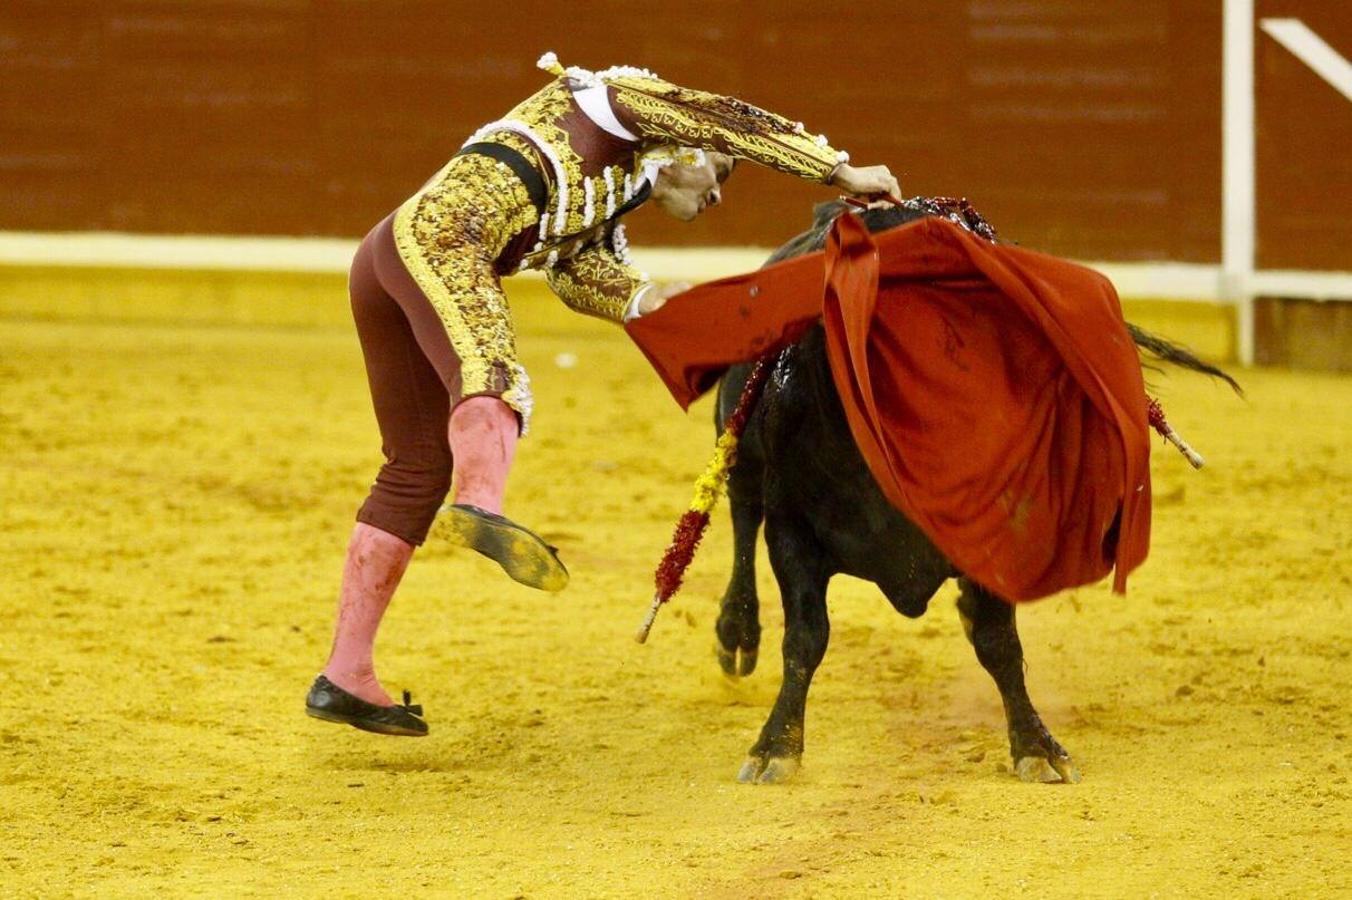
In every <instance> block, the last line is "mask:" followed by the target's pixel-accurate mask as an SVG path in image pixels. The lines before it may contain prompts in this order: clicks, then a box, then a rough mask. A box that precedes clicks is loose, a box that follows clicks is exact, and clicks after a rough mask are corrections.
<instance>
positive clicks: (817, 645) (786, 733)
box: [737, 516, 831, 784]
mask: <svg viewBox="0 0 1352 900" xmlns="http://www.w3.org/2000/svg"><path fill="white" fill-rule="evenodd" d="M765 536H766V543H767V544H768V545H769V547H770V564H771V566H773V567H774V570H775V578H776V579H777V580H778V581H779V591H780V594H781V595H782V597H783V600H784V645H783V649H784V681H783V683H782V684H781V685H780V687H779V697H778V698H776V700H775V706H774V709H773V710H771V711H770V718H769V719H767V720H766V722H765V727H764V728H762V729H761V735H760V740H758V741H756V743H755V745H754V746H752V748H751V753H750V755H749V757H748V758H747V761H746V762H745V763H744V764H743V765H742V769H741V771H740V772H739V773H738V775H737V780H738V781H740V782H743V783H752V782H754V783H757V784H773V783H777V782H782V781H787V780H788V779H790V778H792V777H793V775H794V773H795V772H797V771H798V766H799V763H800V761H801V760H802V756H803V717H804V713H805V711H806V708H807V691H808V688H809V687H810V686H811V684H812V675H813V673H814V672H816V671H817V666H818V665H819V664H820V663H821V661H822V657H823V656H825V655H826V643H827V641H828V639H829V638H830V636H831V622H830V619H829V618H828V617H827V614H826V583H827V581H828V580H829V578H830V573H829V571H828V569H827V564H826V557H825V554H824V552H823V550H822V548H821V547H820V546H819V545H818V544H817V542H816V540H815V538H813V537H812V535H811V533H810V532H809V531H808V530H807V529H806V528H804V527H800V526H795V525H792V524H789V523H785V522H782V521H780V520H777V519H776V518H775V517H774V516H772V517H771V518H770V519H769V520H768V521H767V523H766V531H765Z"/></svg>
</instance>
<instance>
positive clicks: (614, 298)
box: [545, 244, 649, 322]
mask: <svg viewBox="0 0 1352 900" xmlns="http://www.w3.org/2000/svg"><path fill="white" fill-rule="evenodd" d="M545 278H546V280H547V281H548V282H549V286H550V288H551V289H553V291H554V293H556V294H558V295H559V299H560V300H562V301H563V302H564V303H566V304H568V306H569V308H570V309H574V310H576V311H578V312H580V313H586V314H587V315H589V316H596V317H598V318H601V319H610V320H611V321H612V322H623V321H624V314H625V312H626V311H627V310H628V309H629V304H630V302H631V301H632V300H633V299H634V295H635V294H637V293H638V292H639V290H641V289H642V288H644V287H646V286H647V285H648V284H649V282H648V281H647V279H645V278H644V277H643V276H642V275H641V274H640V273H639V272H638V271H637V270H636V269H634V268H633V267H631V266H627V265H625V264H624V263H623V262H621V261H620V259H619V257H617V256H616V255H615V254H614V252H612V251H611V250H610V249H609V248H608V247H606V246H604V245H600V244H598V245H597V246H594V247H589V248H588V249H586V250H584V251H583V252H581V253H579V254H578V255H577V256H574V257H572V258H571V259H566V260H562V261H560V262H559V263H558V265H556V266H554V267H553V268H551V269H548V270H546V272H545Z"/></svg>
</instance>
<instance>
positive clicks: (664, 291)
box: [638, 281, 691, 316]
mask: <svg viewBox="0 0 1352 900" xmlns="http://www.w3.org/2000/svg"><path fill="white" fill-rule="evenodd" d="M690 288H691V284H690V282H688V281H668V282H666V283H665V284H660V285H653V286H652V287H651V288H649V289H648V290H646V291H644V292H643V296H641V297H639V300H638V314H639V315H640V316H646V315H647V314H648V313H650V312H654V311H656V310H659V309H661V308H662V306H663V305H664V304H665V303H666V302H667V300H668V299H670V298H672V297H675V296H676V295H677V294H681V293H684V292H686V291H688V290H690Z"/></svg>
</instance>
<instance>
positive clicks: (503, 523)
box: [440, 503, 568, 593]
mask: <svg viewBox="0 0 1352 900" xmlns="http://www.w3.org/2000/svg"><path fill="white" fill-rule="evenodd" d="M440 518H441V521H442V522H443V523H444V527H445V529H446V534H447V536H448V537H449V538H450V539H451V540H452V541H453V542H455V543H457V544H460V545H461V546H462V547H469V548H470V549H471V550H477V551H478V552H480V553H482V554H483V555H484V556H487V557H488V558H489V559H491V560H493V561H494V562H496V563H497V564H498V565H500V566H502V570H503V571H504V572H506V573H507V574H508V576H510V577H511V579H512V580H513V581H518V582H520V583H521V584H524V585H526V586H527V587H533V588H537V589H539V590H542V591H550V592H551V593H552V592H557V591H561V590H563V589H564V588H565V587H567V586H568V570H567V569H566V568H564V565H563V563H562V562H560V560H559V556H558V552H557V551H556V549H555V548H554V547H551V546H550V545H549V544H546V543H545V542H544V540H543V539H542V538H541V537H540V536H539V535H538V534H536V533H535V532H533V531H531V530H530V529H529V528H525V527H522V526H521V525H518V524H516V523H515V522H513V521H512V520H511V519H508V518H506V517H505V516H500V515H498V514H496V513H491V512H489V511H488V510H485V509H480V508H479V507H477V506H468V505H466V504H461V503H448V504H446V505H445V506H443V507H442V508H441V516H440Z"/></svg>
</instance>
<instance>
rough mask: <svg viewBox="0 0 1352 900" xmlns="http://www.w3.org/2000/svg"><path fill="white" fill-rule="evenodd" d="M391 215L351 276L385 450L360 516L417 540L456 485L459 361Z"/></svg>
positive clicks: (363, 251) (371, 239) (364, 244)
mask: <svg viewBox="0 0 1352 900" xmlns="http://www.w3.org/2000/svg"><path fill="white" fill-rule="evenodd" d="M393 219H394V217H393V216H390V217H389V218H387V219H385V221H383V222H381V223H380V224H379V225H377V226H376V227H375V228H374V229H372V230H371V233H370V234H368V235H367V236H366V238H365V239H364V240H363V241H362V243H361V247H360V248H359V249H358V250H357V256H356V258H355V259H354V260H353V262H352V272H351V276H350V278H349V281H348V290H349V292H350V294H351V297H352V316H353V318H354V319H355V320H356V323H357V336H358V338H359V339H360V341H361V349H362V356H363V357H364V358H365V360H366V376H367V379H368V381H369V382H370V385H371V399H372V400H373V401H374V403H375V412H376V421H377V422H378V423H379V425H380V438H381V445H382V446H381V449H382V451H383V452H384V454H385V464H384V465H383V466H381V467H380V472H379V474H378V475H377V476H376V481H375V484H374V485H373V486H372V487H371V493H370V495H369V496H368V497H367V498H366V502H365V503H363V504H362V506H361V509H360V510H359V511H358V512H357V521H359V522H365V523H366V524H368V525H372V526H374V527H376V528H379V529H381V530H382V531H387V532H389V533H390V534H393V535H395V536H396V537H399V538H402V539H403V540H405V541H408V542H409V543H410V544H414V545H418V544H421V543H422V542H423V541H424V540H425V539H426V538H427V530H428V529H429V528H430V527H431V525H432V520H433V519H434V518H436V514H437V510H438V509H439V508H440V507H441V504H442V502H443V501H444V500H445V498H446V493H447V491H448V490H449V489H450V485H451V450H450V444H449V442H448V440H447V435H446V427H447V421H448V419H449V416H450V409H451V405H452V402H451V398H452V395H454V396H455V399H456V400H457V401H458V400H459V399H460V397H459V393H460V360H459V359H458V358H457V357H456V355H455V351H454V350H453V349H452V348H451V342H450V339H449V338H448V337H447V336H446V330H445V328H444V327H443V326H442V324H441V320H440V319H439V318H438V317H437V314H436V310H434V309H433V308H432V304H431V303H430V302H429V301H428V299H427V297H426V296H424V295H423V292H422V291H421V290H420V289H419V288H418V285H417V284H416V283H415V282H414V280H413V278H412V276H410V275H409V274H408V270H407V269H405V268H404V264H403V261H402V260H400V258H399V253H398V251H397V250H396V249H395V245H394V233H393V230H392V224H393Z"/></svg>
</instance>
